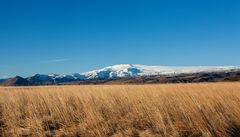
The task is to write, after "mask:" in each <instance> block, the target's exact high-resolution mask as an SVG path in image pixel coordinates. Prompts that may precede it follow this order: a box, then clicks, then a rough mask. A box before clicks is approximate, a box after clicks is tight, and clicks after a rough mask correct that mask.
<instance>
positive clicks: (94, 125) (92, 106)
mask: <svg viewBox="0 0 240 137" xmlns="http://www.w3.org/2000/svg"><path fill="white" fill-rule="evenodd" d="M45 136H47V137H51V136H59V137H60V136H61V137H111V136H112V137H138V136H139V137H200V136H203V137H225V136H226V137H227V136H229V137H239V136H240V83H237V82H236V83H201V84H159V85H97V86H87V85H86V86H49V87H48V86H46V87H44V86H42V87H16V88H13V87H10V88H6V87H2V88H0V137H45Z"/></svg>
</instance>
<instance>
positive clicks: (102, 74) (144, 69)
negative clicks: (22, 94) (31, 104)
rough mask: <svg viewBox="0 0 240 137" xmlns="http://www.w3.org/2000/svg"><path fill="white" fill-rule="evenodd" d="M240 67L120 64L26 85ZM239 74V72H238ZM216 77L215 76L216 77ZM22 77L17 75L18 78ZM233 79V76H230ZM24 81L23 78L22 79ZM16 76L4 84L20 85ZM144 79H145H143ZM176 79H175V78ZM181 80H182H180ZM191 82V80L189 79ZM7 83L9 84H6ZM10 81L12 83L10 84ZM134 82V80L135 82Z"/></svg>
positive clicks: (30, 80)
mask: <svg viewBox="0 0 240 137" xmlns="http://www.w3.org/2000/svg"><path fill="white" fill-rule="evenodd" d="M238 71H240V67H237V66H196V67H194V66H189V67H169V66H146V65H139V64H119V65H113V66H108V67H104V68H102V69H98V70H93V71H89V72H85V73H72V74H53V73H51V74H36V75H34V76H30V77H27V78H24V79H25V80H26V81H27V82H28V83H27V84H26V81H24V82H23V83H24V85H52V84H61V83H75V82H82V83H87V82H92V81H97V83H98V82H99V81H109V80H119V79H132V80H133V81H134V79H136V78H144V77H151V78H152V77H153V76H161V77H162V78H163V77H172V78H173V79H174V77H177V76H179V75H195V76H196V74H210V73H216V74H217V73H221V75H222V76H221V77H226V76H225V73H230V72H238ZM236 74H238V73H236ZM214 78H215V77H214ZM18 79H20V78H19V77H17V80H18ZM230 79H231V78H230ZM21 80H22V81H23V79H21ZM15 81H16V77H15V78H11V79H8V80H6V81H5V82H3V85H11V84H12V85H13V86H14V85H17V86H18V85H19V84H16V83H14V82H15ZM143 81H144V80H143ZM173 81H174V80H173ZM180 81H181V80H180ZM187 81H188V82H191V81H190V80H187ZM6 83H7V84H6ZM9 83H10V84H9ZM133 83H134V82H133Z"/></svg>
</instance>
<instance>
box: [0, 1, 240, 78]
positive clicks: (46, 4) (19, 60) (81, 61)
mask: <svg viewBox="0 0 240 137" xmlns="http://www.w3.org/2000/svg"><path fill="white" fill-rule="evenodd" d="M239 7H240V1H239V0H1V1H0V78H3V77H9V76H15V75H20V76H30V75H33V74H35V73H73V72H85V71H89V70H93V69H98V68H101V67H105V66H109V65H114V64H122V63H132V64H145V65H165V66H206V65H207V66H216V65H235V66H239V65H240V8H239Z"/></svg>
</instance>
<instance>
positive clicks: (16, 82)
mask: <svg viewBox="0 0 240 137" xmlns="http://www.w3.org/2000/svg"><path fill="white" fill-rule="evenodd" d="M2 85H3V86H30V85H31V84H30V83H29V82H28V80H26V79H24V78H22V77H19V76H16V77H14V78H10V79H7V80H6V81H4V82H3V83H2Z"/></svg>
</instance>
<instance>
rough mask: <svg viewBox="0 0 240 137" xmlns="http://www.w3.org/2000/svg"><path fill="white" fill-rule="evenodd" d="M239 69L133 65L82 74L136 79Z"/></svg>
mask: <svg viewBox="0 0 240 137" xmlns="http://www.w3.org/2000/svg"><path fill="white" fill-rule="evenodd" d="M235 69H239V67H234V66H227V67H214V66H210V67H208V66H200V67H167V66H146V65H133V64H120V65H114V66H110V67H106V68H103V69H99V70H95V71H90V72H86V73H82V75H85V76H86V78H87V79H94V78H100V79H102V78H103V79H104V78H116V77H136V76H146V75H173V74H191V73H202V72H222V71H230V70H235Z"/></svg>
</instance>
